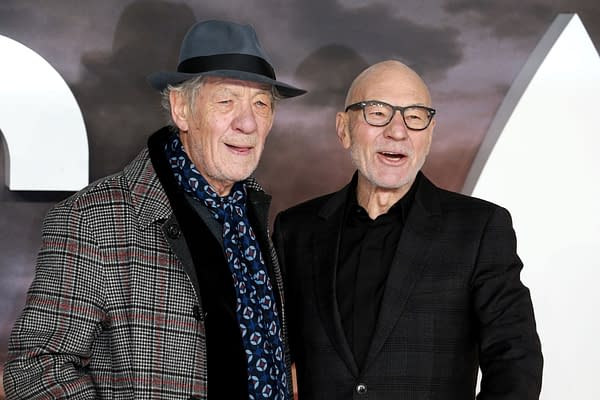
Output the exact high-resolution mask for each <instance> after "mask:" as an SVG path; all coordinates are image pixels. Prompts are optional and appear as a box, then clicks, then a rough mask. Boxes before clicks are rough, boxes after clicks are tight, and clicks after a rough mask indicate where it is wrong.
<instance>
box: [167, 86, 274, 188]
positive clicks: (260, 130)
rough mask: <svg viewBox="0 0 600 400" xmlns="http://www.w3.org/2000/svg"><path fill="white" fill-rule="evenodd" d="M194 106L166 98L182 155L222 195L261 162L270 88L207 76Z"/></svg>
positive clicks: (182, 98)
mask: <svg viewBox="0 0 600 400" xmlns="http://www.w3.org/2000/svg"><path fill="white" fill-rule="evenodd" d="M198 90H199V92H198V93H197V96H196V98H195V101H194V102H193V104H188V99H187V98H186V97H185V96H184V95H183V94H182V93H180V92H174V91H172V92H171V94H170V102H171V115H172V118H173V121H174V122H175V124H176V125H177V127H178V128H179V132H180V133H179V135H180V138H181V142H182V144H183V148H184V149H185V152H186V153H187V155H188V156H189V157H190V159H191V160H192V161H193V162H194V164H195V165H196V168H197V169H198V172H200V173H201V174H202V176H203V177H204V178H205V179H206V180H207V182H208V183H209V184H210V185H211V186H212V187H213V188H214V189H215V191H216V192H217V193H219V194H220V195H221V196H223V195H226V194H228V193H229V191H230V190H231V187H232V186H233V184H234V183H235V182H238V181H242V180H244V179H246V178H247V177H249V176H250V175H251V174H252V173H253V172H254V170H255V169H256V167H257V166H258V162H259V160H260V156H261V154H262V151H263V148H264V145H265V141H266V139H267V135H268V134H269V131H270V130H271V126H272V124H273V116H274V110H273V106H274V104H273V95H272V92H271V88H270V86H268V85H262V84H258V83H253V82H247V81H239V80H233V79H228V78H216V77H207V78H206V80H205V81H204V83H203V84H202V86H201V87H200V89H198Z"/></svg>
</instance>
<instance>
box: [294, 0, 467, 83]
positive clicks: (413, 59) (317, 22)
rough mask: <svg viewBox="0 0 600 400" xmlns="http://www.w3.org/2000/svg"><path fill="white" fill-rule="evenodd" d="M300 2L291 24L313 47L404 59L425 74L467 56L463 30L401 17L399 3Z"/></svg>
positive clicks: (434, 74) (430, 74)
mask: <svg viewBox="0 0 600 400" xmlns="http://www.w3.org/2000/svg"><path fill="white" fill-rule="evenodd" d="M296 4H297V8H296V9H295V10H294V13H290V16H289V17H290V20H289V21H288V22H289V29H290V31H291V32H292V33H294V34H296V35H297V37H298V40H302V41H305V42H308V43H312V44H313V45H312V47H313V48H322V47H323V46H330V45H331V46H341V47H345V48H348V49H350V50H352V51H354V52H355V53H356V54H357V55H358V56H360V57H362V58H364V59H367V60H369V61H370V62H376V61H381V60H384V59H390V58H393V59H399V60H402V61H404V62H406V63H407V64H409V65H411V66H412V67H413V68H414V69H415V70H417V72H419V73H421V74H422V75H424V76H425V77H426V78H427V77H429V78H431V77H438V76H441V75H443V74H444V73H445V71H446V70H447V69H449V68H451V67H453V66H455V65H457V64H458V63H459V62H460V61H461V59H462V50H461V44H460V43H459V41H458V34H459V30H458V29H452V28H446V27H437V26H427V25H424V24H420V23H419V22H417V21H415V20H414V19H409V17H408V16H407V17H398V16H397V13H396V11H397V3H396V2H390V3H389V4H381V3H378V4H369V5H367V6H363V7H358V8H357V7H352V8H347V7H344V6H343V5H341V4H340V3H339V2H338V1H335V0H309V1H305V2H298V3H296ZM325 60H327V58H324V61H325ZM313 62H314V61H313Z"/></svg>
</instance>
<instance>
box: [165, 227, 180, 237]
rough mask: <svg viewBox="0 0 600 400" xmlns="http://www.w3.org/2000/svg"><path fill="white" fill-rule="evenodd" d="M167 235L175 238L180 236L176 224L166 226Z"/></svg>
mask: <svg viewBox="0 0 600 400" xmlns="http://www.w3.org/2000/svg"><path fill="white" fill-rule="evenodd" d="M167 235H168V236H169V237H170V238H171V239H177V238H179V237H180V236H181V229H179V226H177V225H176V224H173V225H169V226H167Z"/></svg>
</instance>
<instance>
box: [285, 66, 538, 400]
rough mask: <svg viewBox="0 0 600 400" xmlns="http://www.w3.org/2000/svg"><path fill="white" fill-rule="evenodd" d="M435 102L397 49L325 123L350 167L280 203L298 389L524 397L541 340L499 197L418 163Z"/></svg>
mask: <svg viewBox="0 0 600 400" xmlns="http://www.w3.org/2000/svg"><path fill="white" fill-rule="evenodd" d="M434 116H435V110H434V109H433V108H432V107H431V97H430V94H429V90H428V89H427V86H426V85H425V83H424V82H423V80H422V79H421V78H420V77H419V76H418V75H417V74H416V73H415V72H414V71H413V70H411V69H410V68H408V67H407V66H406V65H404V64H402V63H400V62H398V61H385V62H382V63H378V64H375V65H373V66H371V67H369V68H368V69H366V70H365V71H363V72H362V73H361V74H360V75H359V76H358V77H357V78H356V79H355V80H354V82H353V84H352V85H351V87H350V90H349V92H348V95H347V98H346V107H345V110H344V112H339V113H338V114H337V116H336V130H337V135H338V137H339V139H340V142H341V144H342V146H343V147H344V149H346V150H349V151H350V155H351V158H352V162H353V164H354V166H355V167H356V169H357V172H356V173H355V174H354V177H353V178H352V180H351V182H350V183H349V184H348V185H347V186H346V187H344V188H343V189H341V190H340V191H338V192H335V193H333V194H329V195H326V196H322V197H319V198H317V199H313V200H310V201H308V202H305V203H302V204H300V205H297V206H295V207H292V208H291V209H289V210H286V211H284V212H282V213H280V214H279V215H278V216H277V219H276V221H275V230H274V242H275V247H276V249H277V250H278V255H279V258H280V263H281V266H282V271H283V273H284V280H285V283H286V291H285V292H286V304H287V309H288V316H289V320H290V325H289V326H290V341H291V351H292V361H293V362H295V365H296V369H297V376H298V379H297V381H298V394H299V398H300V399H301V400H307V399H327V400H332V399H367V398H368V399H377V400H385V399H390V400H391V399H410V400H421V399H422V400H425V399H438V400H442V399H446V400H456V399H461V400H464V399H475V398H476V386H477V374H478V369H479V368H481V371H482V381H481V388H480V391H479V394H478V395H477V398H478V399H480V400H484V399H485V400H490V399H495V400H500V399H504V400H508V399H519V400H525V399H538V398H539V393H540V389H541V376H542V364H543V359H542V353H541V346H540V341H539V338H538V335H537V333H536V324H535V318H534V313H533V306H532V303H531V298H530V295H529V290H528V289H527V288H526V287H525V286H524V285H523V283H522V282H521V279H520V272H521V269H522V267H523V264H522V263H521V260H520V259H519V257H518V255H517V253H516V237H515V233H514V230H513V228H512V222H511V217H510V214H509V213H508V211H507V210H506V209H504V208H502V207H499V206H497V205H495V204H492V203H490V202H487V201H484V200H480V199H475V198H472V197H468V196H464V195H461V194H458V193H452V192H449V191H446V190H443V189H441V188H438V187H436V186H435V185H434V184H433V183H432V182H431V181H429V180H428V179H427V177H425V175H423V173H422V172H421V168H422V166H423V164H424V162H425V159H426V157H427V155H428V153H429V149H430V146H431V140H432V134H433V129H434V127H435V124H436V120H435V119H434Z"/></svg>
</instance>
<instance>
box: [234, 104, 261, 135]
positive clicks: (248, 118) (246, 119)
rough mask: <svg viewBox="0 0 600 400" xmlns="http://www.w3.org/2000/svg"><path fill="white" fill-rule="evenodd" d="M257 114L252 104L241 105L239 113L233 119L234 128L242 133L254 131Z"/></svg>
mask: <svg viewBox="0 0 600 400" xmlns="http://www.w3.org/2000/svg"><path fill="white" fill-rule="evenodd" d="M256 127H257V124H256V115H254V111H253V110H252V104H250V103H248V104H244V105H242V106H240V109H239V110H238V112H237V115H236V116H235V118H234V119H233V121H232V128H233V129H235V130H236V131H238V132H240V133H252V132H254V131H255V130H256Z"/></svg>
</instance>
